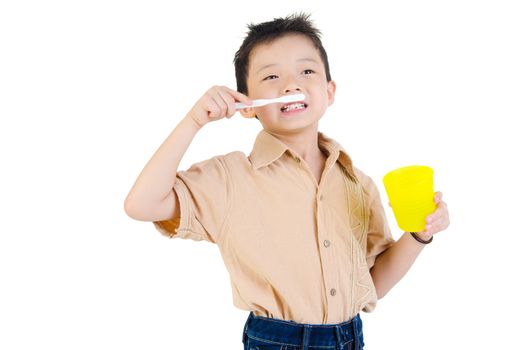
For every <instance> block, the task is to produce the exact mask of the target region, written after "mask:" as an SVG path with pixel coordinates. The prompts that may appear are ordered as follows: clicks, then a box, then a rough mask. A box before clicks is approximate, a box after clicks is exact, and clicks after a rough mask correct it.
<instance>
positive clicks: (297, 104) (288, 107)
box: [281, 102, 308, 112]
mask: <svg viewBox="0 0 528 350" xmlns="http://www.w3.org/2000/svg"><path fill="white" fill-rule="evenodd" d="M306 107H308V105H307V104H306V103H304V102H294V103H289V104H287V105H284V106H282V107H281V112H291V111H297V110H301V109H305V108H306Z"/></svg>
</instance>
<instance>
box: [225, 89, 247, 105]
mask: <svg viewBox="0 0 528 350" xmlns="http://www.w3.org/2000/svg"><path fill="white" fill-rule="evenodd" d="M226 89H227V91H228V92H229V94H230V95H231V96H233V98H234V99H235V100H236V101H239V102H242V103H243V104H245V105H246V106H251V105H252V102H251V99H250V98H249V97H248V96H246V95H244V94H243V93H241V92H238V91H236V90H232V89H230V88H226Z"/></svg>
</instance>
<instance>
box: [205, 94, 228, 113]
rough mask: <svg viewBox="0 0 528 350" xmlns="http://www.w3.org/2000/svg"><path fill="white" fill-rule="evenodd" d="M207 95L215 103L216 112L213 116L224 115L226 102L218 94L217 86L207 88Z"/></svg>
mask: <svg viewBox="0 0 528 350" xmlns="http://www.w3.org/2000/svg"><path fill="white" fill-rule="evenodd" d="M208 95H209V97H211V99H212V100H213V101H214V102H215V103H216V106H217V110H218V114H217V115H216V116H215V117H216V118H222V117H224V116H225V115H226V112H227V104H226V103H225V101H224V99H223V98H222V96H221V95H220V92H219V90H218V88H217V87H215V88H213V89H211V90H209V91H208Z"/></svg>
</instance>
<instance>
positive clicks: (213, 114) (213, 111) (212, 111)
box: [205, 98, 221, 119]
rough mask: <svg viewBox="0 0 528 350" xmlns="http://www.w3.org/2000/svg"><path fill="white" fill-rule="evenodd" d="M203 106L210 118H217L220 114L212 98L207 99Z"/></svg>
mask: <svg viewBox="0 0 528 350" xmlns="http://www.w3.org/2000/svg"><path fill="white" fill-rule="evenodd" d="M205 108H206V109H207V111H208V116H209V118H211V119H217V118H218V117H219V116H220V113H221V111H220V108H218V104H217V103H216V101H215V100H214V99H212V98H211V99H209V100H207V101H206V102H205Z"/></svg>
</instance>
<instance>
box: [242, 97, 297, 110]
mask: <svg viewBox="0 0 528 350" xmlns="http://www.w3.org/2000/svg"><path fill="white" fill-rule="evenodd" d="M302 100H304V94H296V95H286V96H282V97H277V98H263V99H260V100H253V104H252V105H251V106H248V105H245V104H243V103H241V102H238V103H236V104H235V106H236V109H242V108H246V107H261V106H265V105H269V104H270V103H288V102H296V101H302Z"/></svg>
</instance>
